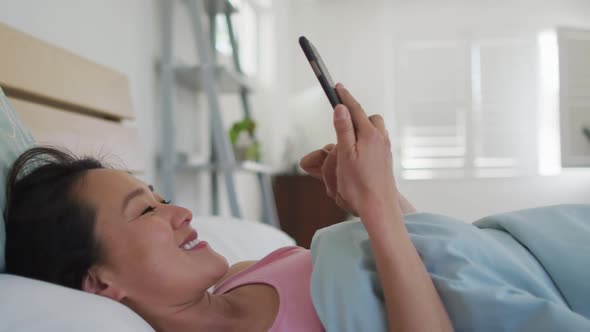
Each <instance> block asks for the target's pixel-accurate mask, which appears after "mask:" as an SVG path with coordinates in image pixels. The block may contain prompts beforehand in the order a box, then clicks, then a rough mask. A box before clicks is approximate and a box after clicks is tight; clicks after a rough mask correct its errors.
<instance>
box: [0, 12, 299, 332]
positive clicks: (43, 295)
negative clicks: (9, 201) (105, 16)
mask: <svg viewBox="0 0 590 332" xmlns="http://www.w3.org/2000/svg"><path fill="white" fill-rule="evenodd" d="M0 41H1V42H2V58H1V60H0V133H1V136H0V150H1V151H0V152H1V153H0V156H1V158H0V164H1V166H2V172H3V173H2V175H1V179H0V184H2V191H1V192H2V194H1V195H0V206H1V207H2V209H4V199H5V197H4V186H5V176H6V172H7V169H8V167H10V165H11V163H12V161H13V160H14V159H15V158H16V157H17V156H18V155H19V154H20V153H21V152H22V151H24V150H25V149H26V148H28V147H30V146H33V145H34V144H44V145H45V144H49V145H59V146H64V147H66V148H68V149H69V150H71V151H73V152H75V153H78V154H91V155H99V156H103V157H104V158H105V160H106V161H107V162H108V163H109V164H111V165H114V166H115V167H117V168H120V169H124V170H127V171H130V172H133V173H135V174H138V175H141V173H142V171H143V169H144V168H145V163H146V160H145V158H144V156H143V155H142V154H141V152H140V151H141V149H137V146H140V144H141V140H140V137H139V134H138V130H137V128H135V127H133V119H134V113H133V107H132V103H131V98H130V94H129V86H128V85H129V84H128V81H127V78H126V77H125V76H124V75H122V74H120V73H117V72H115V71H113V70H110V69H108V68H105V67H103V66H100V65H98V64H95V63H92V62H91V61H88V60H86V59H83V58H81V57H79V56H77V55H75V54H72V53H70V52H68V51H66V50H64V49H61V48H58V47H55V46H53V45H50V44H48V43H45V42H43V41H41V40H39V39H36V38H34V37H32V36H30V35H27V34H25V33H22V32H20V31H17V30H15V29H12V28H11V27H8V26H6V25H3V24H1V23H0ZM193 225H194V226H195V228H197V229H198V230H199V234H200V235H201V237H203V238H206V239H207V241H208V242H209V243H210V244H211V245H212V247H213V248H215V249H216V250H217V251H218V252H220V253H222V254H223V255H224V256H226V258H227V259H228V262H229V263H230V264H233V263H235V262H238V261H242V260H252V259H259V258H261V257H263V256H264V255H266V254H268V253H270V252H271V251H272V250H274V249H276V248H279V247H282V246H287V245H293V244H294V241H293V239H292V238H290V237H289V236H288V235H286V234H285V233H283V232H281V231H279V230H277V229H275V228H272V227H270V226H267V225H264V224H261V223H258V222H254V221H246V220H235V219H229V218H222V217H205V216H201V217H199V216H196V217H195V218H194V220H193ZM244 234H248V236H247V237H245V236H244ZM254 236H255V237H256V238H257V239H258V241H251V239H252V237H254ZM4 240H5V233H4V220H2V221H1V222H0V332H4V331H13V332H14V331H16V332H19V331H60V332H67V331H82V330H83V331H121V332H126V331H138V332H139V331H153V329H152V328H151V327H150V326H149V325H148V324H147V323H146V322H145V321H144V320H143V319H141V318H140V317H139V316H138V315H136V314H135V313H133V312H132V311H131V310H129V309H127V308H126V307H125V306H123V305H121V304H119V303H116V302H114V301H111V300H108V299H105V298H101V297H99V296H96V295H92V294H87V293H84V292H80V291H75V290H71V289H67V288H63V287H60V286H55V285H50V284H47V283H43V282H40V281H36V280H31V279H26V278H22V277H18V276H13V275H8V274H4V273H2V272H3V269H4Z"/></svg>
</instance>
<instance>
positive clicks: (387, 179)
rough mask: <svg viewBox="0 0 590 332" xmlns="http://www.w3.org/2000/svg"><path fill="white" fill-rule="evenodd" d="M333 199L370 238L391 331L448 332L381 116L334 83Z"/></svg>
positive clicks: (445, 319)
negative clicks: (406, 211) (409, 224)
mask: <svg viewBox="0 0 590 332" xmlns="http://www.w3.org/2000/svg"><path fill="white" fill-rule="evenodd" d="M337 91H338V94H339V95H340V97H341V99H342V101H343V103H344V105H346V106H344V105H338V106H337V107H336V108H335V110H334V127H335V129H336V136H337V139H338V144H337V148H336V149H334V150H336V151H337V153H336V155H337V157H336V158H337V164H338V167H337V168H336V182H337V183H336V193H335V194H334V195H335V196H336V199H337V200H342V201H343V202H344V203H345V204H346V205H348V206H350V207H351V208H352V209H353V210H354V211H357V212H358V214H359V216H360V217H361V220H362V222H363V224H364V225H365V228H366V230H367V232H368V234H369V239H370V242H371V246H372V249H373V254H374V256H375V263H376V265H377V272H378V274H379V278H380V279H381V281H382V282H381V283H382V286H383V292H384V296H385V305H386V309H387V318H388V320H389V330H390V331H396V332H399V331H412V332H415V331H429V332H430V331H452V325H451V323H450V320H449V318H448V315H447V314H446V310H445V308H444V306H443V304H442V301H441V300H440V297H439V296H438V293H437V292H436V289H435V288H434V285H433V283H432V280H431V279H430V276H429V275H428V273H427V271H426V268H425V267H424V264H423V263H422V261H421V259H420V257H419V255H418V253H417V251H416V249H415V248H414V245H413V244H412V242H411V240H410V236H409V234H408V232H407V230H406V228H405V224H404V222H403V218H402V209H401V207H400V194H399V192H398V191H397V188H396V184H395V178H394V175H393V162H392V156H391V143H390V141H389V137H388V134H387V130H386V129H385V125H384V123H383V119H382V118H381V117H380V116H377V117H372V119H371V120H370V119H369V118H368V117H367V115H366V114H365V112H364V110H363V109H362V107H361V106H360V104H359V103H358V102H357V101H356V100H355V99H354V98H353V97H352V95H351V94H350V93H349V92H348V91H347V90H346V89H344V87H343V86H342V85H341V84H339V85H337Z"/></svg>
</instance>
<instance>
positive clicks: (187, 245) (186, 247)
mask: <svg viewBox="0 0 590 332" xmlns="http://www.w3.org/2000/svg"><path fill="white" fill-rule="evenodd" d="M200 242H201V240H199V239H194V240H192V241H189V242H188V243H185V244H183V245H182V247H181V248H182V249H184V250H191V249H193V248H194V247H196V246H197V245H198V244H199V243H200Z"/></svg>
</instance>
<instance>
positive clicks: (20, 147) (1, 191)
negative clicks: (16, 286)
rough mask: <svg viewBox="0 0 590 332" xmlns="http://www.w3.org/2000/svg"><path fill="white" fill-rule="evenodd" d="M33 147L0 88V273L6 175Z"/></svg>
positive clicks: (28, 134)
mask: <svg viewBox="0 0 590 332" xmlns="http://www.w3.org/2000/svg"><path fill="white" fill-rule="evenodd" d="M33 145H35V139H34V138H33V136H32V135H31V133H30V132H29V130H28V129H27V128H25V126H23V124H22V123H21V122H20V120H19V118H18V116H17V115H16V113H15V112H14V110H13V109H12V107H11V106H10V104H9V103H8V100H7V99H6V96H5V95H4V91H2V88H0V211H1V212H2V213H0V272H4V245H5V242H6V231H5V229H4V206H5V205H6V175H7V173H8V170H9V169H10V166H12V163H13V162H14V161H15V160H16V158H17V157H18V156H19V155H20V154H21V153H23V152H24V151H25V150H26V149H28V148H30V147H32V146H33Z"/></svg>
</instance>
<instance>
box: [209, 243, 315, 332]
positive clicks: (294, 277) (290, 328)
mask: <svg viewBox="0 0 590 332" xmlns="http://www.w3.org/2000/svg"><path fill="white" fill-rule="evenodd" d="M311 268H312V263H311V254H310V252H309V250H306V249H303V248H301V247H284V248H280V249H277V250H275V251H273V252H272V253H270V254H269V255H268V256H266V257H264V258H263V259H261V260H259V261H258V262H256V263H254V264H253V265H251V266H249V267H248V268H246V269H244V270H242V271H240V272H238V273H236V274H234V275H233V276H231V277H229V278H227V279H226V280H224V281H223V282H221V283H220V284H218V285H216V286H215V288H214V289H213V294H223V293H227V292H229V291H231V290H232V289H235V288H238V287H240V286H244V285H248V284H267V285H270V286H272V287H274V288H275V290H276V291H277V293H278V294H279V310H278V312H277V316H276V318H275V321H274V323H273V324H272V327H271V328H270V330H269V331H271V332H315V331H324V328H323V327H322V323H321V322H320V319H319V318H318V315H317V314H316V312H315V309H314V307H313V304H312V302H311V290H310V287H311V285H310V282H311Z"/></svg>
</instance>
